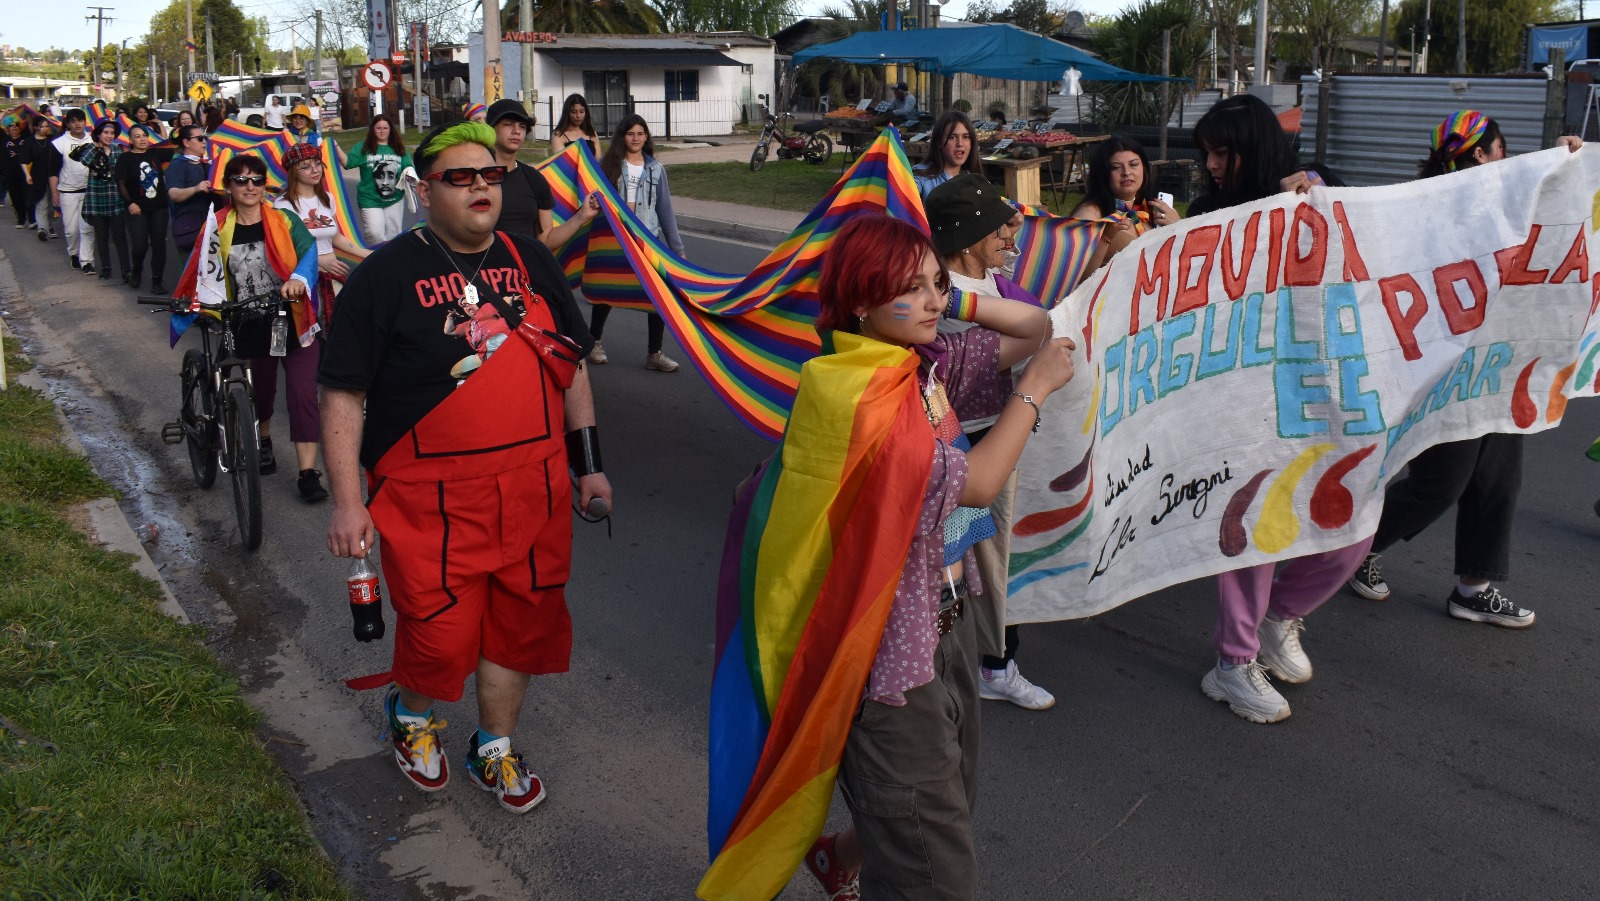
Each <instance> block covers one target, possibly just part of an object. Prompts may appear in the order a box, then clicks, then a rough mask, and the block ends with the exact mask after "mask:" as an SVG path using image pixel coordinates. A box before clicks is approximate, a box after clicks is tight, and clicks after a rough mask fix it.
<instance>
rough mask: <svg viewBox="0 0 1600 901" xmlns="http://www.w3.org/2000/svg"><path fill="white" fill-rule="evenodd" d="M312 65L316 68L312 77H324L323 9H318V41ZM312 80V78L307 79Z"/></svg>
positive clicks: (312, 57)
mask: <svg viewBox="0 0 1600 901" xmlns="http://www.w3.org/2000/svg"><path fill="white" fill-rule="evenodd" d="M311 67H312V68H313V69H315V70H316V73H317V74H315V75H313V76H312V78H317V79H321V78H322V10H320V9H319V10H317V42H316V44H315V45H314V49H313V50H312V53H311ZM306 80H307V81H310V80H311V79H309V78H308V79H306Z"/></svg>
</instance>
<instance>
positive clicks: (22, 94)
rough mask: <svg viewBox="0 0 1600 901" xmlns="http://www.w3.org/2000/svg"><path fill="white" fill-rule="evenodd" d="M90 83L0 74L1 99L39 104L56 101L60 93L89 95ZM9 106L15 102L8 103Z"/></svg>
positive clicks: (71, 95) (72, 95)
mask: <svg viewBox="0 0 1600 901" xmlns="http://www.w3.org/2000/svg"><path fill="white" fill-rule="evenodd" d="M88 94H89V84H88V82H83V81H63V80H61V79H59V78H30V77H27V76H22V75H3V76H0V99H4V100H26V101H27V102H28V103H30V104H32V105H34V106H38V105H39V104H40V103H41V102H54V101H55V99H56V97H57V96H59V95H66V96H70V97H79V96H87V95H88ZM6 105H7V106H8V107H9V106H12V105H13V104H10V103H7V104H6Z"/></svg>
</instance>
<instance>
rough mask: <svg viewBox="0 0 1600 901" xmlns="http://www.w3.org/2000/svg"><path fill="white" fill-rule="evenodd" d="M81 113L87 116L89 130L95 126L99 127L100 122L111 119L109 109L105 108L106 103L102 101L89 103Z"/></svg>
mask: <svg viewBox="0 0 1600 901" xmlns="http://www.w3.org/2000/svg"><path fill="white" fill-rule="evenodd" d="M83 111H84V113H86V114H87V115H88V116H89V128H90V129H91V130H92V129H93V128H94V127H95V126H96V125H99V124H100V123H101V122H104V121H106V120H107V119H110V118H111V109H110V108H109V107H107V106H106V102H105V101H104V100H92V101H90V102H89V104H88V105H87V106H85V107H84V108H83Z"/></svg>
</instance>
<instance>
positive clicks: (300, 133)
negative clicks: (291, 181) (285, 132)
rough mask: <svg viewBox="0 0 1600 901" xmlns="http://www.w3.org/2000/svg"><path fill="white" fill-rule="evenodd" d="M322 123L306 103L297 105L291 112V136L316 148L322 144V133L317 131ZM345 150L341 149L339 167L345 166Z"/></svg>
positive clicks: (298, 141)
mask: <svg viewBox="0 0 1600 901" xmlns="http://www.w3.org/2000/svg"><path fill="white" fill-rule="evenodd" d="M320 124H321V123H320V122H318V121H317V117H316V116H313V115H312V114H311V107H309V106H306V105H305V104H304V103H296V104H295V105H294V109H292V110H290V111H289V135H290V137H292V138H294V140H295V142H296V143H299V144H311V145H313V146H316V145H318V144H321V143H322V132H320V131H318V130H317V127H318V126H319V125H320ZM344 164H345V162H344V148H342V147H341V148H340V149H339V165H341V166H343V165H344Z"/></svg>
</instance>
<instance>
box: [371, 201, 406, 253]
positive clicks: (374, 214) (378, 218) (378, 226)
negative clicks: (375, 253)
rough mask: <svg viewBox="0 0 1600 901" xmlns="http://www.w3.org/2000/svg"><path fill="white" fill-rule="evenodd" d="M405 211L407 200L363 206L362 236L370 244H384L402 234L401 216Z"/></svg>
mask: <svg viewBox="0 0 1600 901" xmlns="http://www.w3.org/2000/svg"><path fill="white" fill-rule="evenodd" d="M404 211H405V201H403V200H402V201H400V202H399V203H392V204H390V205H388V206H384V207H365V206H364V207H362V208H361V237H363V238H365V239H366V240H367V243H368V244H369V245H376V244H382V243H383V242H385V241H388V240H390V239H392V238H394V236H395V235H398V234H400V217H401V215H402V213H403V212H404Z"/></svg>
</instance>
